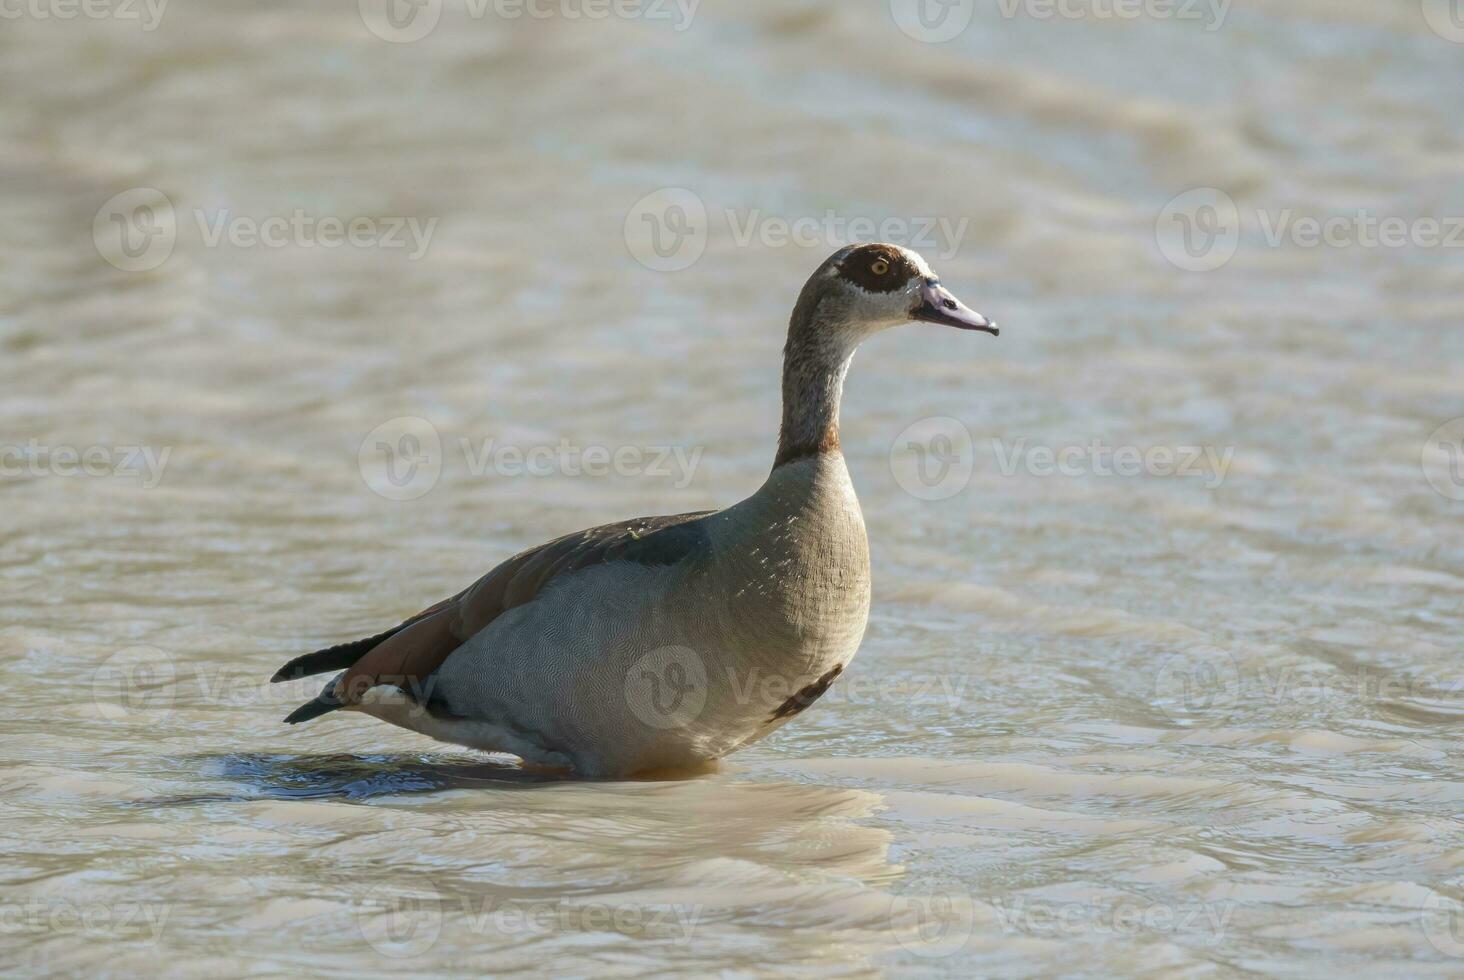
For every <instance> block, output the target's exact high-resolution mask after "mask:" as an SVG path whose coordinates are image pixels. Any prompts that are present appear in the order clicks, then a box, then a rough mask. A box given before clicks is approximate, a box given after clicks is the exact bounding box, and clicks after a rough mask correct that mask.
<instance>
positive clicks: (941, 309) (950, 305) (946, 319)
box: [910, 278, 1001, 336]
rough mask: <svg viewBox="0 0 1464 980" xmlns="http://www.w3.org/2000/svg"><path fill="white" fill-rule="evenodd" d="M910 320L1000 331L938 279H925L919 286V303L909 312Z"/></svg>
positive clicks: (997, 332)
mask: <svg viewBox="0 0 1464 980" xmlns="http://www.w3.org/2000/svg"><path fill="white" fill-rule="evenodd" d="M910 319H912V320H923V321H924V322H926V323H943V324H945V325H946V326H948V327H956V328H958V329H961V330H984V331H986V332H987V333H989V334H991V335H992V336H996V335H998V334H999V333H1001V331H999V330H998V329H997V328H996V324H995V323H992V322H991V321H990V320H988V319H986V317H984V316H982V315H981V314H980V313H977V312H976V311H975V310H973V309H971V308H970V307H969V306H967V305H966V304H965V303H962V302H961V301H960V300H958V299H956V297H955V296H953V295H952V294H951V291H950V290H949V289H946V288H945V287H944V286H942V285H941V284H940V280H939V279H934V278H932V279H927V280H925V284H924V285H923V286H921V287H920V304H919V305H918V306H916V307H915V309H914V311H912V312H911V314H910Z"/></svg>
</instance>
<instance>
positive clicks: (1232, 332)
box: [0, 0, 1464, 976]
mask: <svg viewBox="0 0 1464 980" xmlns="http://www.w3.org/2000/svg"><path fill="white" fill-rule="evenodd" d="M0 18H3V20H0V93H3V95H0V243H3V248H4V256H5V261H4V262H3V264H0V351H3V356H0V427H3V428H0V511H3V514H4V517H3V519H0V536H3V537H0V540H3V548H0V597H3V600H4V602H3V605H4V610H5V615H4V618H3V620H0V655H3V658H4V663H6V664H7V665H8V666H9V667H10V670H9V671H8V672H7V673H8V677H7V685H6V686H7V695H8V696H7V697H6V699H5V700H6V704H7V710H6V712H5V717H4V718H3V719H0V732H3V733H4V734H5V735H6V736H7V737H6V738H4V739H3V740H0V855H3V857H0V963H5V964H7V965H9V966H10V967H11V968H13V969H15V970H17V971H19V972H24V973H41V972H60V973H110V974H116V975H169V976H202V975H218V974H221V973H236V972H249V973H285V972H288V973H311V974H316V975H346V974H350V975H374V974H381V973H391V972H399V971H404V970H410V971H411V972H413V973H418V974H428V975H438V974H442V975H453V974H463V975H469V974H471V975H481V974H483V973H491V974H504V973H510V972H519V971H529V970H536V971H537V970H541V969H543V970H553V971H555V972H559V973H562V974H569V975H585V974H589V973H593V974H595V975H602V976H603V975H627V974H633V975H638V976H652V975H667V974H675V973H678V972H682V971H690V970H696V971H707V970H726V971H730V972H732V973H734V974H738V975H745V974H758V973H763V972H768V971H774V970H782V971H790V972H795V973H806V974H809V975H820V976H823V975H852V976H862V975H876V974H880V973H889V974H891V975H899V976H907V975H909V976H925V975H931V976H942V975H951V976H974V975H996V974H999V975H1003V976H1039V975H1050V974H1055V973H1062V974H1066V975H1103V974H1115V973H1116V974H1124V975H1150V974H1152V975H1161V974H1162V975H1164V976H1175V975H1178V976H1198V975H1235V974H1247V973H1265V974H1271V975H1285V976H1317V975H1329V976H1337V975H1378V974H1380V973H1382V972H1384V971H1388V972H1392V973H1403V972H1406V973H1407V974H1409V975H1437V976H1445V975H1453V976H1457V975H1458V974H1459V972H1460V971H1461V970H1464V902H1461V900H1464V887H1461V884H1464V856H1461V855H1464V850H1461V845H1464V827H1461V823H1460V819H1459V814H1460V809H1461V801H1464V789H1461V781H1460V772H1459V766H1458V761H1459V759H1460V757H1461V753H1464V737H1461V732H1460V724H1461V721H1464V708H1461V703H1460V694H1461V691H1464V686H1461V685H1464V667H1461V658H1460V656H1459V655H1460V642H1461V641H1460V637H1461V634H1464V603H1461V598H1464V521H1461V517H1464V390H1461V387H1464V386H1461V382H1464V334H1461V331H1460V320H1461V317H1464V261H1461V257H1464V181H1461V173H1464V122H1461V117H1460V113H1459V93H1460V92H1461V91H1464V10H1461V9H1460V5H1459V3H1458V2H1457V0H1440V2H1435V0H1386V2H1384V0H1325V2H1324V0H1286V2H1284V3H1283V2H1280V0H1275V2H1272V0H1233V2H1221V0H1173V2H1166V0H1144V2H1130V0H979V2H976V0H909V2H906V0H858V2H853V0H846V2H795V0H776V2H774V0H766V2H763V0H756V2H754V0H738V2H732V0H702V2H695V0H680V2H677V0H613V2H611V0H475V2H473V3H471V4H467V5H464V4H463V3H458V2H448V3H445V4H444V3H442V2H441V0H418V2H415V3H408V2H404V0H361V2H360V3H359V4H358V3H353V2H352V3H348V2H323V3H314V4H309V5H299V4H290V3H270V2H251V3H243V2H236V3H226V2H201V0H188V2H183V0H173V2H171V3H168V2H164V0H151V3H149V2H148V0H90V2H89V3H87V4H86V5H82V4H80V3H75V2H72V0H9V2H5V3H4V4H3V5H0ZM860 239H882V240H890V241H895V242H897V243H900V244H905V245H909V246H911V247H914V248H915V249H916V250H918V251H920V252H921V253H922V254H923V255H924V256H925V257H926V258H927V259H928V260H929V261H930V263H931V264H932V265H933V266H934V267H935V268H936V270H937V271H938V272H939V273H940V274H941V275H942V277H943V279H944V281H945V282H946V283H947V284H948V285H949V286H951V288H952V289H953V290H954V291H955V292H956V294H957V295H959V296H961V297H962V298H963V299H964V300H965V301H966V302H967V303H968V304H969V305H971V306H973V307H974V308H976V309H978V310H980V311H981V312H983V313H985V314H987V315H988V316H990V317H992V318H994V319H996V320H998V321H999V322H1000V323H1001V324H1002V327H1003V330H1002V336H1001V337H1000V338H999V339H992V338H989V337H982V336H972V335H966V334H958V333H955V332H953V331H942V330H936V329H933V328H929V327H920V326H912V327H909V328H906V329H902V330H895V331H890V332H888V333H886V334H884V335H882V336H880V337H877V338H875V339H874V340H872V341H871V342H870V343H869V344H867V345H866V347H865V349H864V350H863V352H862V353H861V354H860V355H859V356H858V357H857V358H856V359H855V363H854V367H853V371H852V373H851V376H850V381H849V384H848V386H847V388H846V394H845V405H844V413H843V442H844V446H845V450H846V454H847V456H848V460H849V467H850V470H851V472H852V474H853V479H854V482H855V485H856V487H857V489H858V492H859V494H860V497H861V500H862V503H863V507H864V511H865V518H866V522H867V524H868V528H869V534H870V540H871V548H872V552H873V561H874V580H875V586H874V588H875V595H874V610H873V615H872V619H871V623H870V628H869V631H868V634H867V637H866V640H865V644H864V647H863V650H862V652H861V655H860V658H859V660H858V661H856V663H855V664H854V666H853V667H852V668H851V669H850V670H849V671H846V673H845V676H844V677H843V678H842V679H841V680H840V682H839V684H838V685H836V686H835V687H834V689H832V690H831V691H830V692H829V694H828V695H827V696H826V697H825V698H824V699H823V700H822V701H821V702H820V703H819V704H818V706H817V708H816V709H815V710H812V711H809V712H807V713H806V714H804V715H803V716H802V717H800V718H799V719H798V720H797V722H796V723H795V724H792V725H790V726H788V727H786V728H784V729H783V730H782V731H780V732H779V733H778V734H777V735H775V736H774V737H773V738H771V739H769V740H767V741H765V742H763V743H760V744H757V745H755V746H753V747H751V748H749V749H748V750H746V751H744V752H742V753H740V754H739V755H737V756H735V757H734V758H732V759H731V760H729V761H728V762H727V763H726V764H725V765H724V767H723V769H722V771H721V772H719V773H717V774H714V775H710V776H706V777H703V778H699V779H695V780H691V781H685V782H670V783H613V784H599V785H596V784H576V783H538V782H534V781H532V780H528V779H525V778H524V777H523V775H522V774H520V773H517V772H516V771H515V770H513V769H512V768H511V767H510V766H509V765H508V764H507V763H506V762H505V763H503V764H502V766H498V765H495V764H494V763H492V762H491V761H485V758H484V757H483V756H479V755H475V754H473V753H471V752H468V751H466V750H457V749H454V748H452V747H450V746H444V745H438V744H434V743H431V742H428V741H426V740H425V739H422V738H420V737H418V736H415V735H412V734H410V733H407V732H402V731H398V730H395V729H391V728H388V727H386V726H384V725H380V724H378V723H375V722H370V721H368V720H366V719H363V718H359V717H335V718H329V719H325V720H323V721H321V722H318V723H316V724H315V725H314V726H311V727H310V728H308V729H288V728H286V727H285V726H283V725H281V724H280V718H281V717H282V716H283V715H284V714H285V713H287V712H288V711H289V710H290V709H291V708H292V707H294V705H295V704H297V703H299V702H300V701H301V700H304V699H305V698H306V697H308V696H309V695H310V694H311V693H313V691H314V686H313V683H301V684H291V685H282V686H277V687H274V688H271V687H269V686H268V685H266V684H265V683H264V681H265V680H266V679H267V678H268V676H269V675H270V673H271V672H272V671H273V670H274V669H275V668H276V667H277V666H278V665H279V664H280V663H282V662H283V661H284V660H285V659H287V658H289V657H290V656H293V655H295V654H297V653H300V652H303V651H308V650H311V649H314V648H316V647H320V646H324V645H328V644H330V643H334V642H338V641H341V640H345V639H351V638H355V637H357V636H360V635H366V634H369V633H373V632H376V631H377V630H379V629H381V628H383V627H385V626H388V625H391V624H393V623H395V622H397V621H399V620H400V619H401V618H402V617H403V616H405V615H407V614H410V613H412V612H414V611H416V610H418V609H420V608H422V607H423V606H425V605H427V604H429V603H431V602H434V601H436V600H437V599H439V598H441V597H443V596H445V595H449V594H452V593H454V592H456V591H458V590H459V589H461V588H462V587H463V586H464V585H466V584H467V583H468V582H470V581H472V580H473V579H475V578H476V577H477V576H478V575H480V574H481V573H482V572H483V571H485V570H486V569H487V568H488V567H490V566H491V565H493V564H495V563H496V562H497V561H499V560H500V559H501V558H503V557H505V556H507V555H509V554H511V553H512V552H514V551H517V550H519V549H520V548H522V547H525V546H528V545H531V544H536V543H538V542H540V541H542V540H545V539H547V538H549V537H551V536H553V535H557V534H559V533H562V532H565V531H569V530H573V529H577V528H580V527H584V526H588V525H591V524H597V523H602V522H604V521H609V520H615V519H620V518H626V517H630V516H634V515H639V514H658V513H674V512H680V511H686V510H692V509H697V508H704V507H712V506H719V505H724V504H727V503H731V502H733V501H735V500H738V499H740V498H741V497H743V496H745V495H747V494H748V493H750V492H751V491H752V490H753V489H755V488H756V487H757V486H758V485H759V484H760V483H761V481H762V479H763V478H764V476H765V475H766V472H767V469H768V467H769V466H770V463H771V460H772V456H773V450H774V443H775V439H776V423H777V418H778V371H779V357H780V352H781V345H782V340H783V334H784V331H785V329H786V323H787V316H788V312H789V310H790V309H791V307H792V303H793V300H794V298H795V297H796V295H797V291H798V289H799V288H800V286H801V285H802V283H803V281H804V280H805V279H806V278H807V276H808V275H809V273H810V272H812V270H813V269H814V268H815V267H816V266H817V265H818V264H819V263H820V262H821V261H822V260H823V259H824V258H825V257H826V255H827V254H828V253H830V252H832V251H833V250H834V249H835V248H837V247H838V246H839V245H841V244H844V243H845V242H847V241H852V240H860Z"/></svg>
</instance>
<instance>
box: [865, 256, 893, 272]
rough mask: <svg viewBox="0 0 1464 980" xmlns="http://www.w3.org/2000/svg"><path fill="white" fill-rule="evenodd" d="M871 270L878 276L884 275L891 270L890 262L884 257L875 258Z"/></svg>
mask: <svg viewBox="0 0 1464 980" xmlns="http://www.w3.org/2000/svg"><path fill="white" fill-rule="evenodd" d="M869 271H870V272H873V273H874V274H875V275H877V276H882V275H884V274H885V273H886V272H889V271H890V264H889V263H888V262H886V261H885V260H884V259H875V260H874V261H873V262H872V263H870V266H869Z"/></svg>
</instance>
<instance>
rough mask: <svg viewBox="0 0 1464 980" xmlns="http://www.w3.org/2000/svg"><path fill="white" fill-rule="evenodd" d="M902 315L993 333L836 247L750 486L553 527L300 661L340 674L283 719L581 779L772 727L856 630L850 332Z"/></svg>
mask: <svg viewBox="0 0 1464 980" xmlns="http://www.w3.org/2000/svg"><path fill="white" fill-rule="evenodd" d="M912 320H918V321H924V322H927V323H939V324H945V325H948V326H952V327H959V328H961V329H964V330H983V331H985V332H987V333H990V334H995V333H996V332H997V329H996V326H995V324H993V323H991V322H990V321H988V320H987V319H986V318H985V317H983V316H981V315H980V314H979V313H976V312H975V311H973V310H971V309H968V308H967V307H966V306H964V305H962V304H961V303H960V301H958V300H957V299H956V298H955V297H954V296H952V295H951V293H950V292H949V291H948V290H946V288H945V287H944V286H942V285H941V284H940V280H939V279H937V278H936V277H935V275H934V274H933V273H932V272H931V271H930V267H929V266H927V265H926V264H925V260H924V259H922V258H921V257H920V256H919V255H917V254H916V253H914V252H912V251H909V250H908V249H904V248H901V247H899V246H897V245H882V244H863V245H852V246H849V247H846V248H842V249H840V250H839V251H837V252H835V253H834V254H833V255H832V256H830V257H829V259H828V260H827V261H825V262H824V263H823V264H822V265H821V266H819V268H818V270H817V271H816V272H814V274H813V276H812V277H811V278H809V280H808V282H807V284H806V285H805V286H804V287H803V291H802V293H801V294H800V295H799V297H798V303H797V305H796V306H794V308H793V315H792V317H791V320H790V322H789V325H788V341H787V345H786V346H785V348H784V351H783V419H782V429H781V432H780V434H779V437H778V452H777V456H776V457H775V458H774V460H773V470H772V473H771V474H769V476H768V478H767V481H766V482H764V483H763V485H762V486H761V487H760V488H759V489H758V490H757V492H755V493H754V494H753V495H752V496H750V497H748V498H747V499H746V500H743V501H742V502H741V503H738V504H734V505H733V506H731V507H728V508H726V509H725V510H717V511H702V512H699V513H691V514H676V515H674V516H670V517H645V518H640V519H637V520H632V521H624V522H621V523H619V524H606V525H603V526H601V527H595V528H590V529H589V530H586V531H578V532H576V533H574V534H569V535H566V536H564V537H562V538H556V539H554V540H553V541H550V542H549V543H547V544H543V545H540V546H539V547H537V548H531V549H529V550H528V551H524V552H521V553H520V554H517V555H515V556H513V557H512V558H510V559H508V560H507V561H505V562H503V563H502V564H501V565H499V566H498V567H496V568H494V569H493V570H492V571H491V572H489V573H488V574H487V575H485V576H483V578H481V579H479V580H478V581H477V582H476V583H474V584H473V585H472V586H470V587H469V588H468V589H466V590H465V591H463V592H460V593H459V594H457V595H456V596H453V597H452V598H450V599H446V600H444V601H442V602H439V603H438V604H437V605H435V606H432V607H431V608H429V609H426V610H424V611H422V612H421V613H418V614H417V615H416V616H413V617H412V618H411V619H409V620H407V621H406V622H404V623H402V624H401V625H400V626H396V627H393V628H392V629H389V630H387V631H386V632H384V633H379V634H377V635H376V636H372V637H369V638H368V639H364V640H358V641H356V642H354V643H345V644H342V645H340V646H334V647H331V648H329V649H327V650H320V651H318V652H316V653H311V654H307V655H306V656H303V657H299V658H297V659H295V660H292V661H290V662H289V663H288V664H286V665H285V666H284V667H282V668H281V669H280V670H279V672H278V673H276V674H275V676H274V678H273V679H274V680H275V681H285V680H294V679H297V678H300V677H304V676H306V675H309V674H319V673H324V672H327V671H340V672H341V673H340V674H339V675H338V676H336V677H335V678H334V679H333V680H332V681H331V682H330V683H329V684H327V685H326V687H325V690H323V691H322V692H321V693H320V695H319V696H318V697H316V698H315V700H313V701H310V702H308V703H306V704H305V705H303V706H302V707H300V708H299V709H298V710H296V711H295V712H294V713H293V714H291V715H290V716H289V717H288V718H286V719H285V720H286V721H287V722H289V723H291V724H296V723H299V722H303V721H309V720H310V719H312V718H316V717H319V716H320V715H323V714H326V713H327V712H331V711H336V710H340V709H346V710H353V711H361V712H364V713H366V714H368V715H372V716H374V717H376V718H379V719H381V720H383V721H387V722H390V723H392V724H395V725H400V726H402V727H404V728H409V729H411V730H413V731H416V732H420V733H422V734H424V735H429V736H431V737H433V738H436V739H440V740H442V741H445V742H452V743H456V744H459V745H466V746H471V747H473V748H477V749H484V750H487V751H492V752H504V753H511V754H513V755H517V756H519V757H520V758H521V759H523V760H524V761H525V762H527V763H529V764H531V765H535V766H545V767H554V768H560V769H567V770H570V771H572V772H574V773H577V774H579V775H581V776H589V777H608V776H625V775H631V774H636V773H642V772H648V771H651V770H677V769H680V770H687V769H696V768H700V767H703V766H705V765H706V764H707V763H709V762H712V761H714V760H716V759H720V758H722V757H723V756H726V755H727V754H728V753H730V752H733V751H736V750H737V749H738V748H741V747H742V746H744V745H747V744H748V743H750V742H752V741H754V740H756V739H759V738H762V737H763V736H764V735H767V734H768V733H769V732H771V731H773V730H774V729H776V728H778V727H779V726H780V725H782V724H783V723H784V722H786V721H787V720H788V719H789V718H792V717H793V716H794V715H796V714H798V713H799V712H800V711H802V710H803V709H804V708H806V707H807V706H808V705H809V704H810V703H812V702H813V701H814V699H816V698H817V697H818V696H819V695H821V694H823V692H824V691H825V690H827V689H828V687H829V685H830V684H831V683H832V682H833V680H834V678H835V677H837V676H838V675H839V673H840V672H841V671H842V670H844V669H845V668H846V667H847V666H848V664H849V661H850V659H851V658H852V657H853V656H854V653H855V651H856V650H857V649H858V647H859V643H860V640H861V639H862V638H863V635H864V627H865V622H866V620H867V619H868V615H869V547H868V542H867V541H866V539H865V533H864V518H863V515H862V514H861V513H860V510H859V501H858V500H856V499H855V497H854V488H853V486H852V485H851V484H850V482H849V473H848V470H846V469H845V467H844V456H843V454H842V453H841V452H840V450H839V399H840V395H841V394H842V391H843V385H844V375H845V373H846V372H847V371H848V368H849V360H850V358H851V357H852V356H853V354H854V349H855V348H856V347H858V346H859V344H860V342H861V341H863V340H864V339H865V338H866V337H869V336H871V335H872V334H874V333H877V332H879V331H880V330H884V329H885V328H887V327H892V326H895V325H896V324H899V323H905V322H908V321H912Z"/></svg>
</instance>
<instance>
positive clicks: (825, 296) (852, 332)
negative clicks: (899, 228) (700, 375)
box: [793, 243, 998, 350]
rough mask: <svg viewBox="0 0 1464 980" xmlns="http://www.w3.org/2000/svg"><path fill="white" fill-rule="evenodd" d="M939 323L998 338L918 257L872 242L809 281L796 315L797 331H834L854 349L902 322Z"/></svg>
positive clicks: (830, 262) (833, 259)
mask: <svg viewBox="0 0 1464 980" xmlns="http://www.w3.org/2000/svg"><path fill="white" fill-rule="evenodd" d="M911 321H917V322H921V323H938V324H941V325H944V326H948V327H955V328H957V329H960V330H980V331H983V332H985V333H989V334H996V333H997V332H998V331H997V327H996V324H995V323H993V322H992V321H990V320H988V319H987V318H986V317H984V316H982V315H981V314H980V313H977V312H976V311H975V310H973V309H971V308H970V307H968V306H966V305H965V304H964V303H962V302H961V301H960V300H958V299H957V298H956V297H955V296H954V295H952V293H951V291H950V290H948V289H946V288H945V286H943V285H941V281H940V278H939V277H938V276H937V275H936V274H935V273H934V272H933V271H931V268H930V266H929V265H928V264H927V263H926V261H925V259H923V258H921V256H920V254H919V253H917V252H913V251H911V250H910V249H908V248H902V247H901V246H899V245H889V244H883V243H868V244H860V245H850V246H847V247H845V248H841V249H839V250H838V251H837V252H835V253H834V254H833V255H831V256H829V258H828V259H827V260H825V261H824V263H823V265H821V266H819V268H818V270H817V271H816V272H814V274H813V275H812V276H811V277H809V280H808V282H807V284H806V285H805V286H804V287H803V292H802V294H801V295H800V296H799V298H798V305H797V306H796V307H795V308H794V312H793V328H794V332H795V333H796V332H801V330H800V328H801V329H802V330H817V331H819V332H834V333H836V334H837V335H838V340H840V341H842V343H841V344H840V346H844V347H847V348H848V349H850V350H852V349H853V348H854V347H855V346H858V344H859V343H860V341H862V340H864V339H865V338H866V337H868V336H869V335H871V334H874V333H877V332H878V331H880V330H885V329H887V328H889V327H893V326H897V325H899V324H901V323H909V322H911Z"/></svg>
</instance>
